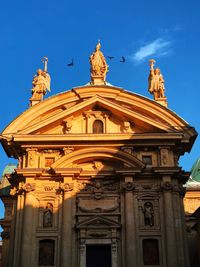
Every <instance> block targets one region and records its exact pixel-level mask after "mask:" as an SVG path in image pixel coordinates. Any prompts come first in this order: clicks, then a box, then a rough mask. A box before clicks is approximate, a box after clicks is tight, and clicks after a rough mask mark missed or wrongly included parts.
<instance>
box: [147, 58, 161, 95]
mask: <svg viewBox="0 0 200 267" xmlns="http://www.w3.org/2000/svg"><path fill="white" fill-rule="evenodd" d="M149 62H150V74H149V78H148V81H149V87H148V90H149V92H150V93H151V94H153V96H154V99H155V100H156V99H158V98H165V95H164V92H165V87H164V79H163V76H162V74H161V73H160V69H158V68H156V69H154V63H155V60H153V59H150V60H149Z"/></svg>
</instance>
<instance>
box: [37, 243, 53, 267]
mask: <svg viewBox="0 0 200 267" xmlns="http://www.w3.org/2000/svg"><path fill="white" fill-rule="evenodd" d="M54 250H55V241H54V240H52V239H43V240H40V242H39V263H38V264H39V266H54Z"/></svg>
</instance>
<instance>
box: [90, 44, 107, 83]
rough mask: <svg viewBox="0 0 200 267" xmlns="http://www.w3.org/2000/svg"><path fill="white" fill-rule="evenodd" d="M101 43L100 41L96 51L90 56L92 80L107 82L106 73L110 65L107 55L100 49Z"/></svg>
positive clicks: (94, 81)
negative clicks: (107, 61)
mask: <svg viewBox="0 0 200 267" xmlns="http://www.w3.org/2000/svg"><path fill="white" fill-rule="evenodd" d="M100 48H101V44H100V42H98V44H97V46H96V48H95V51H94V52H93V53H92V55H91V56H90V64H91V69H90V72H91V78H92V82H93V83H94V84H95V83H96V84H97V83H99V82H100V83H105V80H106V73H107V72H108V65H107V63H106V60H105V57H104V55H103V53H102V52H101V51H100Z"/></svg>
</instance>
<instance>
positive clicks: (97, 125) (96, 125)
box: [92, 120, 104, 134]
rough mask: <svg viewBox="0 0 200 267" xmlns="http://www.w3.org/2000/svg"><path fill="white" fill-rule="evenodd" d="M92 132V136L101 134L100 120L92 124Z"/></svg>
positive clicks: (101, 125)
mask: <svg viewBox="0 0 200 267" xmlns="http://www.w3.org/2000/svg"><path fill="white" fill-rule="evenodd" d="M92 132H93V133H94V134H101V133H103V132H104V131H103V122H102V121H101V120H95V121H94V123H93V129H92Z"/></svg>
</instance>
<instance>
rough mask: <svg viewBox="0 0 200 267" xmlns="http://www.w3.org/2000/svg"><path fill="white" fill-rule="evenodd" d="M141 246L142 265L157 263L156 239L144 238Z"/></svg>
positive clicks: (157, 249)
mask: <svg viewBox="0 0 200 267" xmlns="http://www.w3.org/2000/svg"><path fill="white" fill-rule="evenodd" d="M142 247H143V263H144V265H159V264H160V263H159V261H160V260H159V248H158V240H157V239H144V240H143V241H142Z"/></svg>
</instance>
